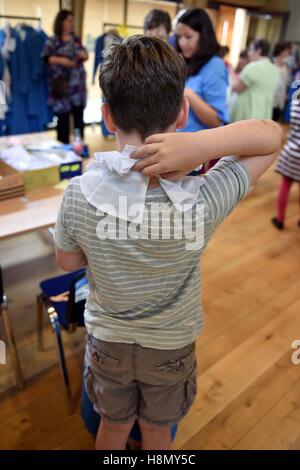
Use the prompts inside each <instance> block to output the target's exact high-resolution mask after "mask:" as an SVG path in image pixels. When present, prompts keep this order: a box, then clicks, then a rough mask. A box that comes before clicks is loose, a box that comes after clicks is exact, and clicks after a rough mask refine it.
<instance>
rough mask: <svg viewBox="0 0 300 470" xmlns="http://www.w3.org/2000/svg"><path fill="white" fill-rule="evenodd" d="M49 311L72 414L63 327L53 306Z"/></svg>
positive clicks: (72, 404) (72, 406) (69, 408)
mask: <svg viewBox="0 0 300 470" xmlns="http://www.w3.org/2000/svg"><path fill="white" fill-rule="evenodd" d="M48 313H49V317H50V322H51V325H52V329H53V332H54V334H55V336H56V346H57V354H58V360H59V364H60V370H61V374H62V378H63V383H64V387H65V392H66V398H67V403H68V411H69V414H72V413H74V403H73V399H72V393H71V387H70V381H69V374H68V369H67V363H66V359H65V353H64V348H63V343H62V337H61V327H60V324H59V321H58V317H57V313H56V312H55V310H54V308H53V307H50V308H49V309H48Z"/></svg>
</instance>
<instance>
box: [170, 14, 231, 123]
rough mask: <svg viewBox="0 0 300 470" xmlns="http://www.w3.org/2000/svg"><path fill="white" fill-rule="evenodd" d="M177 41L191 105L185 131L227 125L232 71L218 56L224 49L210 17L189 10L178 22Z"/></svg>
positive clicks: (186, 90)
mask: <svg viewBox="0 0 300 470" xmlns="http://www.w3.org/2000/svg"><path fill="white" fill-rule="evenodd" d="M176 38H177V48H178V51H179V52H180V53H181V54H182V55H183V57H184V58H185V61H186V64H187V80H186V89H185V96H186V97H187V98H188V100H189V102H190V113H189V119H188V122H187V124H186V126H185V128H184V129H182V131H183V132H194V131H199V130H202V129H209V128H212V127H218V126H221V125H223V124H224V123H227V122H228V121H229V116H228V112H227V104H226V95H227V87H228V72H227V68H226V65H225V64H224V62H223V60H222V59H221V58H220V57H218V53H219V49H220V46H219V44H218V42H217V39H216V35H215V32H214V29H213V25H212V22H211V20H210V18H209V16H208V14H207V13H206V12H205V11H204V10H202V9H200V8H193V9H189V10H187V11H186V12H185V13H184V14H183V15H182V16H181V17H180V18H179V20H178V23H177V26H176Z"/></svg>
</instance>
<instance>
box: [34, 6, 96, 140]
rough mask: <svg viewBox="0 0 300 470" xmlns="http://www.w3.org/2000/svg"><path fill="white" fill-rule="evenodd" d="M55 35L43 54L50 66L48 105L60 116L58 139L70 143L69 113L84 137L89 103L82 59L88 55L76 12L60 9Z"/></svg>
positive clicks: (46, 45) (58, 117)
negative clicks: (76, 23)
mask: <svg viewBox="0 0 300 470" xmlns="http://www.w3.org/2000/svg"><path fill="white" fill-rule="evenodd" d="M53 31H54V36H52V37H51V38H49V39H48V41H47V42H46V44H45V47H44V50H43V53H42V56H43V57H44V59H45V61H46V62H47V64H48V69H49V104H50V105H51V106H52V108H53V111H54V113H55V114H56V116H57V119H58V121H57V138H58V140H60V141H61V142H63V143H66V144H67V143H69V139H70V137H69V134H70V114H73V118H74V128H77V129H79V130H80V133H81V137H82V138H83V109H84V106H85V104H86V84H85V80H86V74H85V70H84V67H83V62H84V61H85V60H87V59H88V54H87V52H86V50H85V48H84V47H83V46H82V44H81V41H80V39H79V37H78V36H75V34H74V21H73V14H72V12H71V11H69V10H61V11H60V12H59V13H58V14H57V15H56V18H55V21H54V27H53Z"/></svg>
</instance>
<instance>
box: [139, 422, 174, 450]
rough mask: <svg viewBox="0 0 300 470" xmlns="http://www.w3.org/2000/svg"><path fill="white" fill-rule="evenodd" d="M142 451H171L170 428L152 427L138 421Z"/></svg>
mask: <svg viewBox="0 0 300 470" xmlns="http://www.w3.org/2000/svg"><path fill="white" fill-rule="evenodd" d="M139 426H140V429H141V433H142V449H143V450H171V448H172V441H171V432H170V426H160V427H158V426H154V425H152V424H149V423H146V422H145V421H141V420H139Z"/></svg>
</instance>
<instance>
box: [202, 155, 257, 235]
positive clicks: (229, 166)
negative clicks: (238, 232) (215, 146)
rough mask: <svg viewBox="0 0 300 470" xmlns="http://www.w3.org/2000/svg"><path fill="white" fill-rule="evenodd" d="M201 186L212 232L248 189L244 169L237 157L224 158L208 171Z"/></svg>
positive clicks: (247, 177)
mask: <svg viewBox="0 0 300 470" xmlns="http://www.w3.org/2000/svg"><path fill="white" fill-rule="evenodd" d="M204 178H205V184H204V185H203V186H202V191H201V192H202V197H204V203H205V205H206V207H207V210H208V215H209V224H210V229H212V230H213V231H214V230H215V229H216V228H217V226H218V225H219V224H220V223H221V222H223V220H224V219H226V217H228V215H229V214H230V213H231V212H232V211H233V209H234V208H235V207H236V205H237V204H238V203H239V201H240V200H241V199H242V198H243V197H244V196H245V195H246V194H247V193H248V191H249V189H250V177H249V175H248V172H247V170H246V167H245V166H244V165H243V164H242V162H241V160H240V159H239V158H237V157H224V158H221V160H220V161H219V162H218V163H217V164H216V165H215V166H214V167H213V168H212V169H211V170H209V171H208V172H207V173H206V175H205V176H204Z"/></svg>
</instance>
